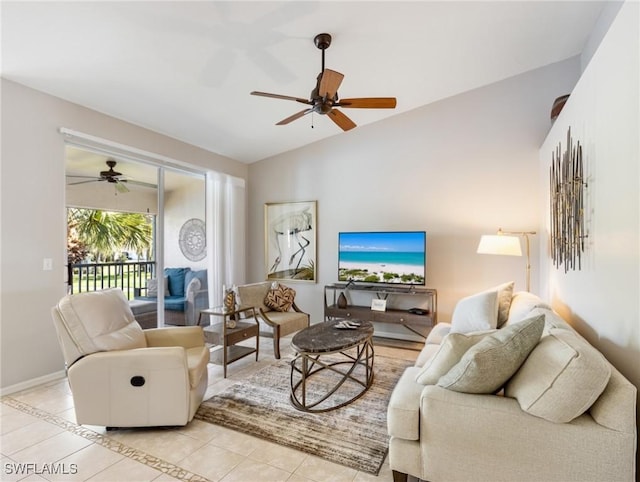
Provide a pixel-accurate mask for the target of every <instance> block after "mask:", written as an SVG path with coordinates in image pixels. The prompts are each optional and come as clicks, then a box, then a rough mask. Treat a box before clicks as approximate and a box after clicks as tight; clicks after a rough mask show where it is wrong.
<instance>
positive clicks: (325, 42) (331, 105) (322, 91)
mask: <svg viewBox="0 0 640 482" xmlns="http://www.w3.org/2000/svg"><path fill="white" fill-rule="evenodd" d="M313 41H314V43H315V45H316V47H318V48H319V49H320V50H322V71H321V72H320V74H319V75H318V78H317V82H316V86H315V88H314V89H313V90H312V91H311V96H310V98H309V99H303V98H301V97H292V96H288V95H280V94H270V93H268V92H258V91H255V90H254V91H253V92H251V95H258V96H262V97H271V98H274V99H284V100H292V101H295V102H299V103H301V104H307V105H310V106H311V107H308V108H306V109H304V110H301V111H300V112H296V113H295V114H293V115H292V116H289V117H287V118H286V119H282V120H281V121H280V122H278V123H277V124H276V125H279V126H280V125H285V124H289V123H290V122H292V121H294V120H296V119H299V118H301V117H303V116H305V115H306V114H309V113H311V112H316V113H318V114H326V115H328V116H329V118H330V119H331V120H332V121H333V122H335V123H336V125H337V126H338V127H340V128H341V129H342V130H344V131H348V130H350V129H353V128H354V127H356V124H355V122H353V121H352V120H351V119H349V117H347V116H346V115H345V114H344V113H343V112H342V111H340V110H338V109H337V107H342V108H356V109H394V108H395V107H396V98H395V97H359V98H353V99H340V98H339V97H338V88H339V87H340V84H341V83H342V79H343V78H344V75H343V74H341V73H340V72H336V71H335V70H331V69H325V67H324V51H325V50H326V49H327V48H329V46H330V45H331V35H329V34H328V33H321V34H318V35H316V37H315V38H314V40H313Z"/></svg>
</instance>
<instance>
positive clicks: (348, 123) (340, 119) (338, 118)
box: [327, 109, 356, 131]
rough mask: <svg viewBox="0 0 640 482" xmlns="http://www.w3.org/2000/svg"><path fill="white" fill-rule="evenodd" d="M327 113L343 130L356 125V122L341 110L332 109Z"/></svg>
mask: <svg viewBox="0 0 640 482" xmlns="http://www.w3.org/2000/svg"><path fill="white" fill-rule="evenodd" d="M327 115H328V116H329V117H330V118H331V120H332V121H333V122H335V123H336V125H337V126H338V127H340V129H342V130H343V131H348V130H351V129H353V128H354V127H355V126H356V124H355V122H353V121H352V120H351V119H349V118H348V117H347V116H346V115H344V114H343V113H342V112H340V111H339V110H337V109H331V111H330V112H329V113H328V114H327Z"/></svg>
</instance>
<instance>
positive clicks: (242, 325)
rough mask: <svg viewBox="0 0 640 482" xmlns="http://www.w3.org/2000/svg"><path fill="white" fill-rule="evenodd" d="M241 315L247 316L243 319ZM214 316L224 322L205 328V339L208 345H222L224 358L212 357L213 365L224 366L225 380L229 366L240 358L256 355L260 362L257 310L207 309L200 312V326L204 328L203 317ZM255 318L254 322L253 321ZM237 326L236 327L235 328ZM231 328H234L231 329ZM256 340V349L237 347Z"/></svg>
mask: <svg viewBox="0 0 640 482" xmlns="http://www.w3.org/2000/svg"><path fill="white" fill-rule="evenodd" d="M241 314H243V315H245V317H244V318H241V316H240V315H241ZM203 315H204V316H210V317H211V316H213V317H218V318H222V321H219V322H216V323H211V324H210V325H209V326H205V327H204V328H203V331H204V337H205V340H206V342H207V343H210V344H212V345H222V356H221V357H220V354H219V353H215V354H214V355H213V356H212V357H211V362H212V363H217V364H221V365H222V366H223V371H224V378H227V365H228V364H229V363H233V362H234V361H236V360H239V359H240V358H244V357H245V356H248V355H250V354H252V353H255V354H256V361H258V351H259V347H260V324H259V323H258V319H257V318H256V310H255V308H253V307H247V308H237V309H234V310H226V309H225V307H224V306H216V307H215V308H207V309H206V310H201V311H200V316H198V325H199V326H202V317H203ZM252 318H253V321H251V319H252ZM234 324H235V326H233V325H234ZM230 326H233V328H231V327H230ZM253 337H255V338H256V347H255V348H253V347H251V346H243V345H236V343H239V342H241V341H243V340H248V339H250V338H253Z"/></svg>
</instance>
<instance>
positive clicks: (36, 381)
mask: <svg viewBox="0 0 640 482" xmlns="http://www.w3.org/2000/svg"><path fill="white" fill-rule="evenodd" d="M66 376H67V373H66V371H65V370H60V371H58V372H53V373H50V374H48V375H43V376H41V377H38V378H32V379H31V380H26V381H24V382H20V383H16V384H15V385H10V386H8V387H3V388H0V396H2V397H4V396H6V395H11V394H12V393H16V392H21V391H22V390H28V389H29V388H33V387H37V386H38V385H42V384H44V383H49V382H55V381H57V380H61V379H63V378H65V377H66Z"/></svg>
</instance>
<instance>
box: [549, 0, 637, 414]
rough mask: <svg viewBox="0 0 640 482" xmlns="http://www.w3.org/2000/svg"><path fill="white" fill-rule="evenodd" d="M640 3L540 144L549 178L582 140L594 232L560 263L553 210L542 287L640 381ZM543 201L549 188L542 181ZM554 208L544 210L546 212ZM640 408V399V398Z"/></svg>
mask: <svg viewBox="0 0 640 482" xmlns="http://www.w3.org/2000/svg"><path fill="white" fill-rule="evenodd" d="M639 16H640V4H639V3H637V2H626V3H625V4H624V6H623V7H622V8H621V10H620V12H619V14H618V16H617V17H616V19H615V20H614V22H613V24H612V25H611V28H610V30H609V31H608V33H607V35H606V36H605V38H604V40H603V41H602V43H601V44H600V46H599V48H598V49H597V51H596V52H595V54H594V56H593V58H592V59H591V62H590V63H589V65H588V66H587V68H586V70H585V72H584V74H583V75H582V77H581V78H580V80H579V82H578V84H577V85H576V87H575V89H574V91H573V92H572V93H571V97H570V98H569V101H568V102H567V104H566V105H565V107H564V109H563V111H562V113H561V114H560V116H559V117H558V119H557V120H556V123H555V125H554V126H553V129H552V130H551V132H550V133H549V136H548V137H547V139H546V140H545V142H544V144H543V146H542V148H541V149H540V159H541V161H540V164H541V170H542V174H541V175H542V176H543V179H544V178H546V176H548V173H549V166H550V162H551V152H552V150H553V149H554V148H555V147H556V146H557V145H558V143H559V142H560V141H562V146H563V149H564V148H565V147H566V140H565V139H566V135H567V129H568V127H569V126H571V131H572V134H573V138H574V140H576V141H580V143H581V144H582V146H583V157H584V162H585V169H586V171H587V173H588V174H587V176H588V187H587V189H586V204H587V212H586V219H587V229H588V236H589V237H588V238H587V244H586V251H585V262H584V265H583V268H582V269H581V270H579V271H569V272H568V273H567V274H565V273H564V269H563V268H564V267H561V269H560V270H557V269H555V267H554V266H553V264H552V262H551V259H550V258H549V256H548V255H547V253H548V231H549V228H548V226H549V220H548V216H545V217H544V226H545V235H544V236H543V237H542V239H543V240H544V243H543V244H542V245H541V250H540V257H541V269H542V283H541V288H542V293H543V295H544V296H545V297H546V298H547V299H549V300H551V301H552V302H553V306H554V308H555V309H557V310H558V311H559V312H560V313H561V314H562V315H563V316H564V317H565V318H566V319H567V320H568V321H569V322H570V323H571V324H572V325H573V326H574V327H575V328H576V329H577V330H578V331H579V332H580V333H581V334H582V335H583V336H584V337H585V338H587V339H588V340H589V341H590V342H591V343H592V344H593V345H595V346H596V347H597V348H599V349H600V350H601V351H602V352H603V353H604V355H605V356H606V357H607V359H609V361H611V363H613V364H614V365H615V366H616V367H617V368H618V369H619V370H620V371H621V372H622V373H623V375H625V376H626V377H627V378H628V379H629V380H630V381H631V382H632V383H634V384H635V385H636V387H640V134H639V133H640V120H639V119H640V99H639V95H638V89H639V86H640V76H639V74H638V72H639V69H640V62H639V58H640V51H639V50H640V47H639V45H640V43H639V42H638V39H639V38H640V29H639V25H638V19H639ZM541 190H542V192H543V201H544V205H545V206H548V202H549V201H548V200H549V189H548V186H547V185H546V184H543V186H542V189H541ZM547 212H548V209H546V208H545V209H543V210H542V213H543V214H545V213H547ZM638 408H640V403H639V404H638ZM639 418H640V412H639Z"/></svg>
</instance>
